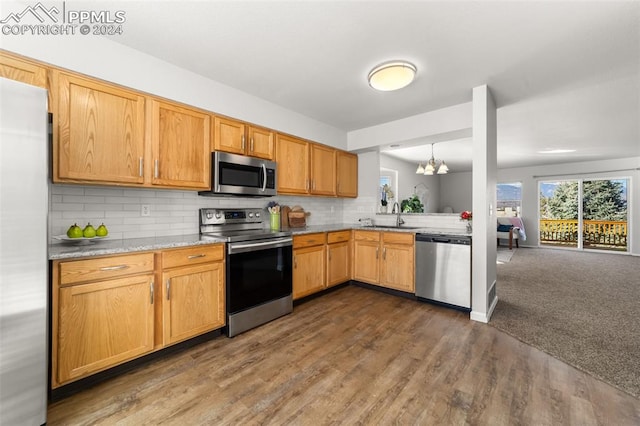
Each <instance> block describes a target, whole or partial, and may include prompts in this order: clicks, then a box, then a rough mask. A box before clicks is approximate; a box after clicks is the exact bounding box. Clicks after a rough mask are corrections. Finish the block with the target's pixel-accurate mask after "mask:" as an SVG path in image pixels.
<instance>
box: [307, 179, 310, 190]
mask: <svg viewBox="0 0 640 426" xmlns="http://www.w3.org/2000/svg"><path fill="white" fill-rule="evenodd" d="M309 184H310V180H309V179H307V191H308V190H309V186H310V185H309Z"/></svg>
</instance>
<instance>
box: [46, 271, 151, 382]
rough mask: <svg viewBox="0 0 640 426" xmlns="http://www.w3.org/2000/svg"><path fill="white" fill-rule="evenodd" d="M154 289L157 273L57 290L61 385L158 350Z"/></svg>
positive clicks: (58, 355) (59, 378) (58, 356)
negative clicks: (154, 321)
mask: <svg viewBox="0 0 640 426" xmlns="http://www.w3.org/2000/svg"><path fill="white" fill-rule="evenodd" d="M152 287H153V275H151V274H147V275H139V276H133V277H127V278H119V279H114V280H109V281H101V282H97V283H91V284H82V285H74V286H69V287H63V288H60V289H59V290H58V327H57V342H58V345H57V346H58V353H57V366H58V367H57V379H58V382H59V383H61V384H62V383H64V382H67V381H70V380H74V379H77V378H80V377H84V376H87V375H89V374H92V373H95V372H97V371H100V370H104V369H106V368H108V367H112V366H114V365H117V364H120V363H122V362H124V361H127V360H130V359H133V358H136V357H138V356H140V355H142V354H144V353H146V352H150V351H151V350H152V349H153V303H154V295H153V290H152ZM55 332H56V330H54V333H55ZM54 338H55V337H54Z"/></svg>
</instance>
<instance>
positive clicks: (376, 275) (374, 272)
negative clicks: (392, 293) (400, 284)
mask: <svg viewBox="0 0 640 426" xmlns="http://www.w3.org/2000/svg"><path fill="white" fill-rule="evenodd" d="M353 257H354V259H353V260H354V261H353V279H354V280H358V281H362V282H365V283H370V284H378V282H379V280H380V269H379V268H380V267H379V265H380V262H379V257H380V243H378V242H377V241H375V242H374V241H362V240H355V241H354V242H353Z"/></svg>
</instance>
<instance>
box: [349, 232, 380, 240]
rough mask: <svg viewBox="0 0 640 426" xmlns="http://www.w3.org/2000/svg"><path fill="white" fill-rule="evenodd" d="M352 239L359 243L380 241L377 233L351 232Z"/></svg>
mask: <svg viewBox="0 0 640 426" xmlns="http://www.w3.org/2000/svg"><path fill="white" fill-rule="evenodd" d="M353 238H354V239H356V240H360V241H380V233H379V232H378V231H353Z"/></svg>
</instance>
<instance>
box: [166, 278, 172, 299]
mask: <svg viewBox="0 0 640 426" xmlns="http://www.w3.org/2000/svg"><path fill="white" fill-rule="evenodd" d="M169 294H171V280H167V300H169Z"/></svg>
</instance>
